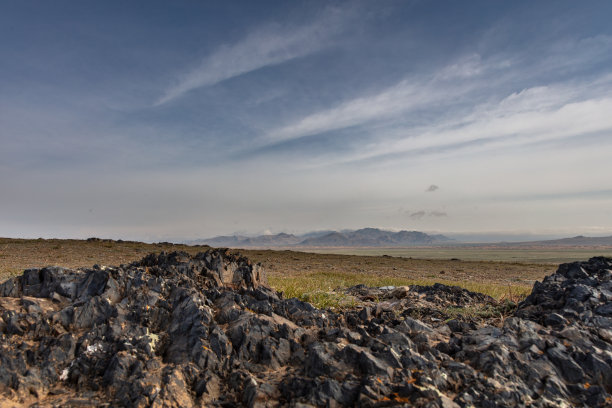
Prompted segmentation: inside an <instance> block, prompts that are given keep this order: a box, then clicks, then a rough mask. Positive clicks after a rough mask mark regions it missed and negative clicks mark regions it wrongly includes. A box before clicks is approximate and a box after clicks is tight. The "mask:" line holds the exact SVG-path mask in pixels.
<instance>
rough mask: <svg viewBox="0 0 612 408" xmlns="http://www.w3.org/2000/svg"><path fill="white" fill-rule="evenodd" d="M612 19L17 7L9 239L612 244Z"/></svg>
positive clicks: (389, 8) (417, 11)
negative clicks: (307, 237)
mask: <svg viewBox="0 0 612 408" xmlns="http://www.w3.org/2000/svg"><path fill="white" fill-rule="evenodd" d="M611 15H612V3H610V2H609V1H592V2H588V4H586V3H584V2H576V1H564V0H560V1H535V2H534V1H512V2H503V1H490V0H486V1H470V2H458V1H424V0H423V1H421V0H418V1H409V0H406V1H393V0H386V1H381V2H371V1H346V2H344V1H329V0H328V1H302V2H300V1H291V2H287V1H256V2H254V1H243V2H240V1H232V2H227V1H218V2H216V1H172V2H168V1H151V0H148V1H130V2H125V1H89V0H82V1H63V0H55V1H52V2H51V1H43V0H41V1H30V0H23V1H18V2H2V3H0V56H1V57H0V191H1V194H0V236H5V237H31V238H36V237H44V238H51V237H59V238H87V237H92V236H97V237H103V238H115V239H119V238H121V239H136V240H145V241H160V240H183V239H194V238H203V237H210V236H215V235H226V234H233V233H242V234H260V233H278V232H289V233H303V232H307V231H313V230H328V229H356V228H362V227H379V228H385V229H393V230H401V229H405V230H418V231H426V232H436V233H446V234H449V235H451V236H468V235H469V236H475V234H476V235H480V236H495V237H501V238H508V237H510V238H512V237H521V238H522V237H525V236H534V237H536V236H537V237H544V236H546V237H562V236H573V235H578V234H582V235H590V236H603V235H612V160H611V153H612V24H610V16H611Z"/></svg>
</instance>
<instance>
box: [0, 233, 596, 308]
mask: <svg viewBox="0 0 612 408" xmlns="http://www.w3.org/2000/svg"><path fill="white" fill-rule="evenodd" d="M206 249H207V247H206V246H187V245H175V244H171V243H157V244H146V243H141V242H130V241H111V240H99V239H94V240H88V241H84V240H59V239H49V240H46V239H9V238H0V280H4V279H6V278H8V277H10V276H14V275H17V274H19V273H21V272H22V271H23V270H24V269H26V268H33V267H43V266H47V265H61V266H65V267H69V268H77V267H90V266H92V265H94V264H99V265H119V264H125V263H130V262H133V261H135V260H138V259H141V258H142V257H143V256H145V255H146V254H148V253H151V252H160V251H166V252H170V251H186V252H188V253H190V254H196V253H198V252H201V251H205V250H206ZM346 251H350V250H346ZM353 251H357V252H359V251H361V252H362V253H363V254H361V255H355V254H352V255H351V254H335V253H308V252H296V251H290V250H257V249H249V250H239V251H238V250H236V252H240V253H242V254H244V255H246V256H247V257H248V258H249V259H251V260H252V261H254V262H259V263H262V264H263V265H264V267H265V269H266V271H267V273H268V278H269V281H270V284H271V286H272V287H273V288H275V289H276V290H278V291H282V292H284V293H285V296H288V297H298V298H300V299H302V300H305V301H309V302H311V303H313V304H314V305H316V306H318V307H324V308H325V307H335V308H337V307H351V306H353V305H354V304H355V300H354V299H353V298H352V297H351V296H348V295H346V294H345V293H344V291H343V289H346V288H347V287H350V286H354V285H357V284H365V285H368V286H401V285H431V284H434V283H443V284H446V285H457V286H461V287H463V288H465V289H468V290H470V291H474V292H481V293H484V294H487V295H489V296H492V297H494V298H496V299H498V300H502V301H503V300H507V301H511V302H515V303H516V302H518V301H520V300H521V299H522V298H524V297H525V296H526V295H527V294H528V293H529V292H530V290H531V287H532V286H533V283H534V282H535V281H536V280H541V279H542V278H543V277H544V276H546V275H549V274H552V273H553V272H554V271H555V269H556V266H557V264H558V263H560V262H562V261H564V260H566V257H567V256H568V253H567V251H566V250H559V251H557V252H554V251H551V250H547V251H544V252H542V253H541V254H540V255H541V258H537V256H536V255H537V254H536V252H533V251H532V252H531V253H529V254H528V255H529V256H528V258H530V259H529V261H528V262H517V261H516V257H517V254H516V253H515V252H500V251H499V250H494V252H491V253H488V252H487V250H486V249H479V250H478V251H476V250H474V249H466V250H465V251H464V252H453V253H445V254H442V253H440V252H439V250H436V251H437V252H435V251H434V250H433V249H405V250H404V251H407V252H405V253H402V252H401V251H402V250H401V249H394V250H393V251H394V252H393V255H396V256H389V255H382V254H383V252H384V250H383V249H377V251H378V252H377V253H373V252H371V251H370V252H367V250H353ZM364 251H365V252H364ZM380 251H383V252H380ZM432 251H434V252H432ZM454 251H456V250H454ZM476 254H478V256H476ZM504 254H506V255H507V256H506V258H504V257H503V255H504ZM598 254H599V252H598V251H595V250H594V251H593V252H589V251H588V250H585V249H581V250H579V251H578V253H576V254H575V255H576V256H577V257H576V259H588V258H589V257H590V256H592V255H598ZM399 255H405V256H399ZM408 255H409V256H408ZM443 255H444V256H447V257H446V258H444V257H443ZM451 255H452V256H451ZM578 255H579V256H578ZM427 256H429V257H431V258H434V259H425V258H426V257H427ZM475 257H479V259H480V260H475V259H474V258H475ZM555 257H556V258H555ZM436 258H437V259H436ZM491 258H493V259H495V260H494V261H492V260H486V259H491ZM555 259H556V260H558V262H556V261H555ZM464 312H465V311H464Z"/></svg>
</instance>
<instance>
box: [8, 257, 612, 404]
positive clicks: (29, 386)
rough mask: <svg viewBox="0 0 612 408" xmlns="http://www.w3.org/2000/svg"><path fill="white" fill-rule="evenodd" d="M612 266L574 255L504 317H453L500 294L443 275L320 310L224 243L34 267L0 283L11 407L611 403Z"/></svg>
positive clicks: (361, 292) (358, 291) (367, 292)
mask: <svg viewBox="0 0 612 408" xmlns="http://www.w3.org/2000/svg"><path fill="white" fill-rule="evenodd" d="M611 269H612V260H610V259H605V258H593V259H591V260H590V261H588V262H577V263H572V264H564V265H561V266H560V268H559V270H558V271H557V273H556V274H554V275H552V276H549V277H547V278H546V279H545V280H544V282H542V283H537V284H536V285H535V286H534V289H533V292H532V294H531V295H530V296H529V297H528V298H527V299H526V300H525V301H524V302H523V303H522V304H520V305H519V307H518V309H517V311H516V313H515V316H513V317H510V318H507V319H505V321H503V323H500V324H499V325H498V327H496V326H491V325H483V324H479V323H478V322H477V321H470V319H467V318H459V319H453V320H450V321H448V320H445V319H444V313H442V312H440V310H442V311H443V310H445V308H448V307H453V308H455V309H458V308H459V310H460V308H462V307H465V306H466V305H469V304H472V303H478V304H482V303H486V302H494V301H493V300H492V299H490V298H487V297H486V296H484V295H480V294H476V293H471V292H468V291H466V290H462V289H459V288H453V287H448V286H444V285H435V286H433V287H414V288H395V289H393V290H391V288H384V289H380V288H379V289H376V288H374V289H373V288H366V287H363V286H358V287H355V288H351V291H352V292H353V294H354V295H355V296H358V297H360V298H363V299H367V298H368V297H372V296H374V298H375V299H374V300H375V302H374V301H372V303H371V304H372V307H363V308H357V309H355V310H349V311H345V312H341V313H333V312H330V311H328V310H319V309H316V308H314V307H313V306H311V305H310V304H308V303H304V302H301V301H299V300H297V299H283V298H282V297H281V296H279V295H278V294H277V293H276V292H274V291H273V290H271V289H270V288H269V287H268V286H267V285H266V282H265V276H264V274H263V270H262V269H261V268H260V267H259V266H257V265H252V264H251V263H250V262H249V261H248V260H247V259H245V258H240V257H235V256H233V255H230V254H229V253H227V252H224V251H219V250H211V251H209V252H207V253H203V254H199V255H197V256H195V257H190V256H188V255H187V254H184V253H172V254H164V253H162V254H159V255H149V256H147V257H145V258H144V259H142V260H141V261H139V262H135V263H133V264H131V265H124V266H121V267H97V266H94V267H93V268H92V269H80V270H68V269H63V268H58V267H48V268H43V269H30V270H26V271H25V272H24V273H23V275H22V276H19V277H16V278H13V279H11V280H8V281H7V282H5V283H3V284H2V285H0V316H1V319H0V336H1V337H0V405H2V406H5V405H6V406H20V405H31V404H33V405H36V404H38V405H42V406H62V407H69V406H113V407H115V406H126V407H127V406H130V407H132V406H135V407H149V406H150V407H191V406H202V407H208V406H222V407H233V406H258V407H264V406H270V407H275V406H289V407H309V406H325V407H343V406H380V407H385V406H417V407H445V408H450V407H457V406H460V407H470V406H476V407H522V406H532V407H560V406H561V407H562V406H566V407H575V406H593V407H596V406H610V405H611V404H612V399H611V395H610V394H611V393H612V302H611V301H612V282H611V276H612V272H611ZM440 302H442V303H443V306H442V308H438V309H436V305H437V304H439V303H440ZM423 305H425V306H423ZM415 308H416V309H418V310H420V311H421V312H423V311H425V312H426V311H427V310H432V313H434V312H436V310H437V312H436V313H438V314H439V316H438V315H436V317H435V318H434V317H432V316H433V315H426V314H423V318H420V319H419V320H417V319H415V318H414V317H415V313H414V311H415V310H416V309H415ZM425 312H423V313H425ZM434 314H435V313H434Z"/></svg>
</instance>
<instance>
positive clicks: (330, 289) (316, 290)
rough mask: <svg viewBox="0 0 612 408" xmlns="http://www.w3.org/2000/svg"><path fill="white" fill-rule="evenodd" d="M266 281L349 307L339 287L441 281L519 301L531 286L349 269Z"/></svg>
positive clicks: (323, 303)
mask: <svg viewBox="0 0 612 408" xmlns="http://www.w3.org/2000/svg"><path fill="white" fill-rule="evenodd" d="M268 281H269V282H270V285H271V286H272V287H273V288H274V289H276V290H278V291H282V292H284V294H285V296H286V297H288V298H292V297H296V298H298V299H301V300H304V301H308V302H310V303H312V304H313V305H314V306H316V307H319V308H326V307H347V306H350V305H351V300H352V297H350V296H347V295H344V294H342V293H340V292H339V291H338V290H341V289H345V288H348V287H350V286H354V285H358V284H364V285H367V286H405V285H407V286H410V285H422V286H428V285H433V284H434V283H442V284H445V285H450V286H460V287H462V288H464V289H467V290H470V291H472V292H479V293H484V294H485V295H489V296H491V297H493V298H495V299H498V300H505V299H507V300H511V301H518V300H521V299H523V298H524V297H525V296H527V295H528V294H529V293H530V292H531V286H525V285H496V284H493V283H481V282H467V281H453V280H445V279H430V278H425V279H403V278H394V277H385V276H375V275H366V274H360V273H351V272H327V271H325V272H312V273H308V274H305V275H303V276H290V277H281V276H274V277H269V278H268ZM352 302H354V300H352Z"/></svg>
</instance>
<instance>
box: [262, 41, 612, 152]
mask: <svg viewBox="0 0 612 408" xmlns="http://www.w3.org/2000/svg"><path fill="white" fill-rule="evenodd" d="M594 45H597V46H598V47H595V46H594ZM602 49H604V50H609V51H612V38H611V37H606V36H599V37H596V38H593V39H588V40H583V41H576V42H571V43H567V44H566V43H563V45H559V46H558V47H556V48H555V47H553V51H552V52H551V53H550V55H547V56H543V59H545V60H546V61H547V62H548V63H549V65H546V64H540V63H535V64H532V65H531V66H530V67H529V69H528V71H527V72H525V70H524V69H523V68H521V66H520V65H521V64H523V63H524V61H523V59H524V56H519V55H511V56H508V55H501V54H500V55H492V56H489V57H487V58H482V57H481V56H480V55H478V54H468V55H466V56H461V57H459V58H457V59H456V60H455V61H453V62H451V63H449V64H448V65H446V66H444V67H442V68H440V69H438V70H437V71H435V72H433V73H431V74H429V75H419V76H412V77H409V78H405V79H403V80H402V81H399V82H398V83H396V84H395V85H393V86H391V87H388V88H385V89H382V90H380V91H379V92H374V93H372V94H369V95H363V96H361V97H357V98H354V99H350V100H345V101H343V102H341V103H339V104H337V105H336V106H332V107H329V108H327V109H322V110H319V111H315V112H314V113H311V114H308V115H306V116H303V117H301V118H298V119H296V120H294V121H292V122H290V123H289V124H286V125H284V126H281V127H277V128H272V129H270V130H269V131H268V132H267V133H266V134H265V135H263V136H262V138H261V143H262V144H264V145H275V144H279V143H283V142H287V141H291V140H295V139H302V138H306V137H310V136H314V135H320V134H324V133H327V132H333V131H337V130H341V129H347V128H355V129H356V130H358V131H359V132H360V133H361V134H365V135H370V136H371V139H372V140H373V143H372V144H367V149H362V150H361V151H360V153H363V154H362V156H363V157H366V158H367V157H372V156H376V155H378V154H386V153H390V152H392V151H397V149H398V148H399V149H400V151H402V150H407V149H415V148H428V147H435V146H440V145H446V144H448V143H462V142H465V141H473V140H478V139H481V138H485V139H492V138H493V139H494V138H499V137H501V136H505V135H513V134H524V133H526V132H534V134H535V135H539V136H540V137H543V134H544V133H546V134H548V135H549V137H562V135H561V134H567V133H568V132H569V130H570V129H571V130H572V131H574V132H576V131H580V132H582V133H584V132H588V131H593V130H601V129H602V128H603V129H607V126H608V125H607V124H605V123H602V121H603V122H606V120H605V116H606V115H603V117H602V115H600V113H602V110H601V109H599V108H600V107H601V108H602V109H603V108H605V106H603V105H605V103H606V102H605V96H606V93H605V92H606V91H607V90H608V89H610V85H611V84H612V81H611V78H609V77H606V76H604V77H601V78H599V79H595V80H594V79H592V78H590V79H587V80H585V81H583V82H582V83H577V82H575V83H573V84H572V83H569V84H567V82H565V81H562V82H560V83H561V84H563V85H555V84H554V83H553V84H552V85H550V84H549V81H548V80H545V79H543V78H545V75H544V73H545V72H555V69H556V67H557V66H558V67H559V68H560V70H569V69H579V67H580V66H581V65H582V64H584V61H585V60H593V61H600V60H601V58H603V57H602V54H605V53H603V52H602ZM517 83H523V84H524V85H523V87H524V88H523V89H522V90H521V89H520V88H519V89H518V90H517V89H516V86H517ZM519 86H520V85H519ZM602 86H603V88H602ZM509 91H510V92H512V93H509ZM596 99H597V100H599V102H595V100H596ZM589 101H591V102H593V103H592V104H591V105H589V103H590V102H589ZM581 104H582V105H581ZM585 104H586V105H585ZM602 104H603V105H602ZM587 105H588V107H589V108H590V107H594V108H595V110H594V111H590V112H587V113H588V116H589V119H593V117H594V116H597V121H596V122H595V123H587V126H586V128H583V127H582V124H583V123H584V122H587V121H588V120H587V119H586V118H583V119H581V120H580V126H576V125H572V124H571V123H569V121H568V120H566V119H564V118H563V117H562V116H563V115H565V114H575V115H580V112H579V111H580V110H581V109H584V108H586V107H587ZM592 105H594V106H592ZM434 112H437V113H434ZM510 116H512V118H510ZM557 119H561V120H562V123H564V125H562V126H556V125H555V123H556V121H557ZM566 124H567V125H570V127H569V128H566V129H565V130H563V129H561V128H562V127H563V126H565V125H566ZM508 125H510V126H508ZM599 125H602V126H599ZM551 126H553V127H558V128H559V130H560V132H552V131H550V130H551V129H550V127H551ZM502 127H506V130H504V129H502ZM546 129H548V130H546ZM473 130H476V131H477V132H472V131H473ZM491 131H494V132H491ZM553 133H555V135H557V136H554V135H553ZM390 142H391V143H390ZM362 146H363V145H362ZM373 146H374V149H372V147H373ZM385 146H386V147H385ZM378 148H380V150H382V151H381V152H380V153H377V152H376V150H377V149H378ZM366 150H367V151H366ZM383 151H384V152H383ZM358 156H359V155H358ZM356 159H359V158H356Z"/></svg>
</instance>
